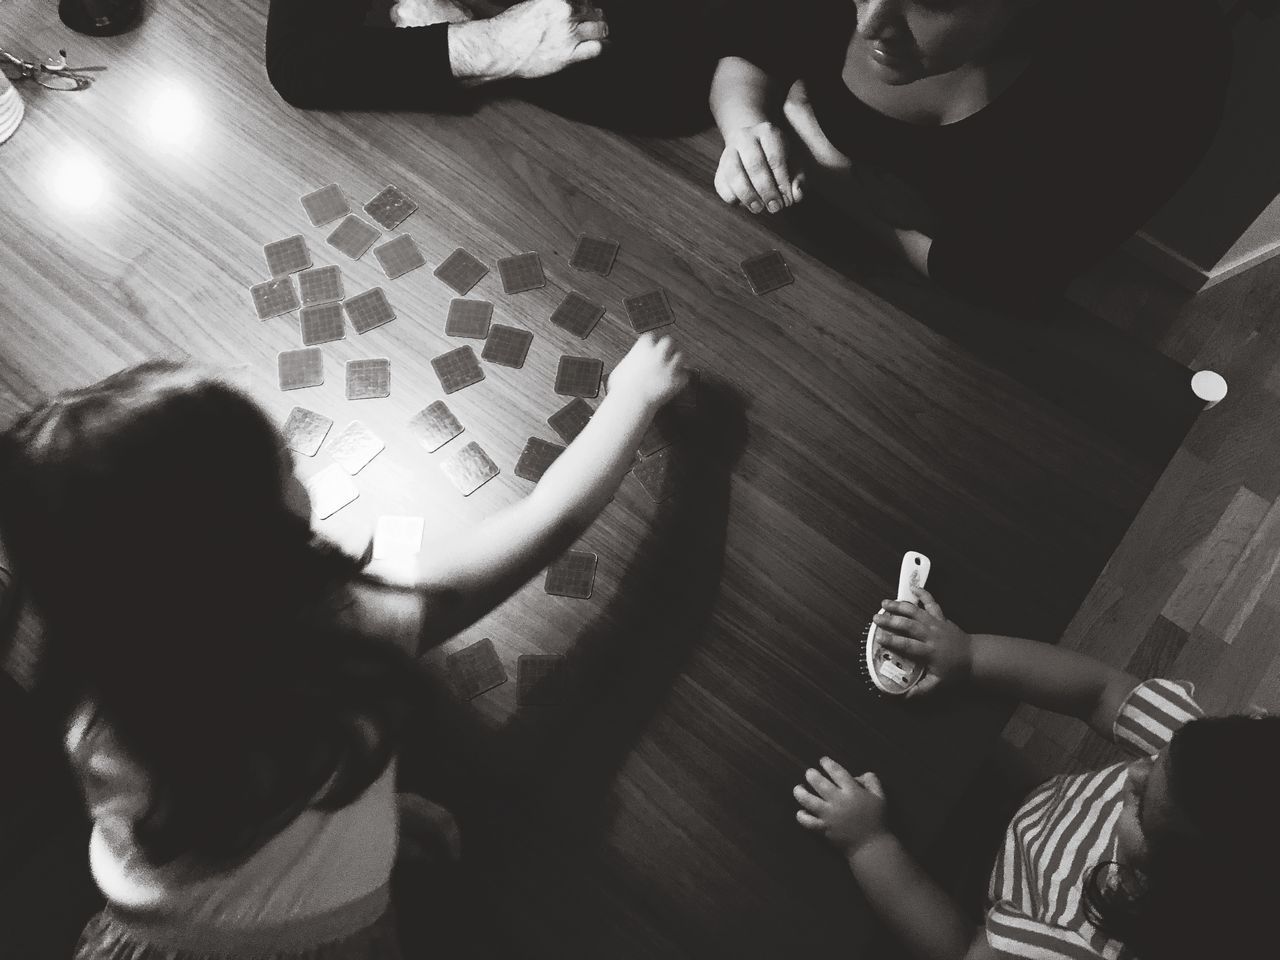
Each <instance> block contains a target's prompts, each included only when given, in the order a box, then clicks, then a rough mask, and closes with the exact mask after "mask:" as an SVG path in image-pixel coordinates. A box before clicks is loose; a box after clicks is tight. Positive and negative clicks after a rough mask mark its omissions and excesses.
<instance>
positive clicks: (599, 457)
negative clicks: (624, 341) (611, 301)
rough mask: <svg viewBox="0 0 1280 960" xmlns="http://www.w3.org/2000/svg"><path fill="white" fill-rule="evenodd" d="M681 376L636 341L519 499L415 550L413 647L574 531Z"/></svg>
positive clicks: (602, 499) (433, 637) (465, 615)
mask: <svg viewBox="0 0 1280 960" xmlns="http://www.w3.org/2000/svg"><path fill="white" fill-rule="evenodd" d="M686 376H687V375H686V373H685V371H684V363H683V359H682V357H681V355H680V354H679V353H678V352H677V351H676V349H675V346H674V345H673V344H672V342H671V340H670V339H669V338H664V339H662V340H657V339H655V338H654V337H653V336H652V335H650V334H646V335H645V336H643V337H641V338H640V339H639V340H638V341H637V342H636V345H635V346H634V347H632V349H631V352H630V353H628V354H627V356H626V357H625V358H624V359H623V361H622V362H621V363H620V364H618V367H617V369H615V370H614V371H613V373H612V374H611V376H610V378H609V394H608V396H607V397H606V398H605V400H604V402H602V403H601V404H600V406H599V408H598V409H597V410H596V413H595V415H594V416H593V417H592V418H591V420H590V421H589V422H588V423H587V425H586V427H585V428H584V429H583V431H582V433H581V434H579V435H578V437H577V439H575V440H574V441H573V443H571V444H570V445H569V447H568V449H567V450H565V452H564V453H562V454H561V455H560V456H559V457H558V458H557V459H556V461H555V463H553V464H552V465H551V467H550V469H548V470H547V472H546V473H545V474H544V475H543V477H542V479H541V480H540V481H539V482H538V485H537V486H536V487H535V488H534V490H533V492H532V493H531V494H529V496H527V497H525V498H524V499H523V500H521V501H519V502H518V503H515V504H512V505H511V506H510V507H507V508H506V509H504V510H502V511H501V512H499V513H497V514H495V515H494V516H492V517H489V518H488V519H487V520H485V521H484V522H482V523H481V524H480V525H479V526H478V527H475V528H472V529H471V530H468V531H467V532H466V533H465V534H464V535H462V536H460V537H459V538H458V540H457V541H456V542H454V543H446V544H443V545H441V546H440V547H439V548H438V549H433V550H432V551H430V553H429V554H427V553H426V552H424V560H423V563H422V566H421V567H420V569H419V589H420V591H421V592H422V594H423V595H424V602H423V604H422V608H423V609H422V615H421V623H420V624H419V629H418V631H417V636H418V650H419V651H421V650H423V649H426V648H428V647H432V646H435V645H436V644H439V643H443V642H444V641H445V640H448V639H449V638H450V637H452V636H454V635H455V634H457V633H458V632H459V631H461V630H463V629H465V628H466V627H468V626H470V625H471V624H472V623H474V622H475V621H476V620H479V619H480V618H481V617H483V616H484V615H485V614H487V613H488V612H489V611H491V610H493V609H494V608H495V607H497V606H498V605H499V604H500V603H502V602H503V601H504V600H506V599H507V598H508V597H509V596H511V594H513V593H514V592H515V591H516V590H518V589H519V588H520V587H521V586H523V585H524V584H525V583H526V582H527V581H528V580H529V579H530V578H531V577H533V576H534V574H536V573H537V572H538V571H539V570H542V569H543V568H544V567H546V566H547V565H548V564H549V563H551V561H553V560H554V559H555V558H556V557H558V556H559V555H560V554H561V553H563V552H564V551H565V550H566V549H567V548H568V547H569V546H570V545H572V544H573V542H574V541H575V540H576V539H577V538H578V537H579V536H581V535H582V533H583V531H585V530H586V529H587V527H588V526H590V525H591V523H592V521H594V520H595V518H596V517H597V516H598V515H599V513H600V511H601V510H602V509H603V508H604V505H605V504H606V503H608V502H609V498H610V497H611V496H612V495H613V493H614V491H615V490H617V488H618V484H619V483H620V482H621V481H622V477H623V475H624V474H625V473H626V472H627V470H628V469H630V467H631V464H632V460H633V458H634V456H635V452H636V448H637V447H638V446H639V444H640V439H641V438H642V437H643V436H644V433H645V431H646V430H647V429H648V428H649V424H650V422H651V421H652V419H653V415H654V414H655V413H656V412H657V411H658V409H659V408H660V407H661V406H662V405H663V404H665V403H666V402H667V400H669V399H670V398H671V397H673V396H674V395H675V394H676V393H677V392H678V391H679V390H680V388H681V387H682V386H683V385H684V382H685V379H686Z"/></svg>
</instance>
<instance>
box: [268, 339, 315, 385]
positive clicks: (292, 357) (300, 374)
mask: <svg viewBox="0 0 1280 960" xmlns="http://www.w3.org/2000/svg"><path fill="white" fill-rule="evenodd" d="M276 363H277V365H278V367H279V372H280V389H281V390H298V389H300V388H302V387H318V386H320V384H322V383H324V355H323V354H322V353H321V352H320V348H319V347H303V348H302V349H301V350H285V351H284V352H283V353H281V354H280V355H279V356H278V357H277V358H276Z"/></svg>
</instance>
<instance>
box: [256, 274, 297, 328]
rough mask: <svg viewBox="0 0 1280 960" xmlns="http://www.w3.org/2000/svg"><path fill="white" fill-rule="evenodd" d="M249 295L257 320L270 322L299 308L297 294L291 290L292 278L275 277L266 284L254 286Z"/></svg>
mask: <svg viewBox="0 0 1280 960" xmlns="http://www.w3.org/2000/svg"><path fill="white" fill-rule="evenodd" d="M249 293H251V294H252V295H253V308H254V309H255V310H257V311H258V319H259V320H270V319H271V318H272V317H278V316H280V314H282V313H291V312H293V311H294V310H297V309H298V307H299V306H301V304H299V303H298V293H297V291H296V290H294V289H293V278H292V277H277V278H276V279H275V280H268V281H267V282H266V283H258V284H254V285H253V286H252V287H250V288H249Z"/></svg>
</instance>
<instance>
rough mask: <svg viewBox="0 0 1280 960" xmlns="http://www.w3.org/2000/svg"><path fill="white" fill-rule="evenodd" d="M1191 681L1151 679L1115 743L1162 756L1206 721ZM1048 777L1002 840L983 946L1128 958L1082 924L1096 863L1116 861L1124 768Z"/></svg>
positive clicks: (1067, 959)
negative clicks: (1183, 732)
mask: <svg viewBox="0 0 1280 960" xmlns="http://www.w3.org/2000/svg"><path fill="white" fill-rule="evenodd" d="M1194 692H1195V690H1194V688H1193V687H1192V685H1191V684H1190V683H1184V682H1175V681H1172V680H1148V681H1146V682H1145V683H1142V684H1139V685H1138V686H1137V687H1135V688H1134V690H1133V692H1132V693H1130V694H1129V696H1128V697H1127V698H1126V699H1125V702H1124V703H1123V704H1122V705H1121V707H1120V711H1119V713H1117V714H1116V719H1115V721H1114V723H1113V724H1112V739H1114V740H1115V742H1116V743H1118V744H1119V745H1121V746H1123V747H1126V748H1127V749H1130V750H1132V751H1134V752H1135V753H1136V754H1139V755H1146V756H1149V755H1152V754H1156V753H1159V752H1160V751H1161V750H1162V749H1164V747H1165V746H1166V745H1167V744H1168V743H1169V741H1170V740H1171V739H1172V738H1173V735H1174V733H1175V732H1176V731H1177V730H1178V729H1179V728H1180V727H1182V726H1183V724H1185V723H1187V722H1188V721H1190V720H1194V719H1196V718H1197V717H1201V716H1203V711H1202V710H1201V709H1200V707H1199V706H1198V705H1197V704H1196V702H1195V700H1193V699H1192V695H1193V694H1194ZM1126 766H1127V764H1124V763H1117V764H1113V765H1111V766H1109V767H1105V768H1103V769H1102V770H1098V771H1096V772H1094V773H1084V774H1076V775H1071V776H1065V775H1064V776H1060V777H1054V778H1053V779H1052V780H1050V781H1049V782H1048V783H1045V784H1044V785H1043V786H1041V787H1039V788H1038V789H1037V790H1036V791H1035V792H1034V793H1032V794H1031V796H1029V797H1028V798H1027V800H1026V802H1025V803H1024V804H1023V805H1022V808H1021V809H1020V810H1019V811H1018V812H1017V814H1016V815H1015V816H1014V818H1013V822H1012V823H1010V825H1009V830H1008V832H1007V833H1006V834H1005V839H1004V846H1003V847H1002V848H1001V850H1000V854H999V856H998V857H997V858H996V865H995V870H994V871H992V874H991V884H990V886H989V888H988V890H987V898H988V903H989V909H988V912H987V925H986V930H987V940H988V942H989V943H990V944H991V946H992V948H993V949H994V950H995V951H996V953H997V954H999V955H1000V956H1002V957H1029V958H1033V960H1097V958H1099V957H1101V958H1105V960H1132V958H1133V954H1131V953H1130V952H1129V951H1128V950H1127V949H1126V948H1125V947H1124V945H1123V944H1121V943H1119V942H1118V941H1116V940H1112V939H1110V938H1108V937H1107V935H1106V934H1105V933H1103V932H1101V931H1100V930H1098V929H1097V928H1096V927H1095V926H1093V924H1091V923H1090V922H1089V921H1088V919H1087V918H1086V916H1085V913H1084V904H1083V891H1084V884H1085V881H1086V880H1087V879H1088V877H1089V873H1090V871H1091V870H1092V869H1093V867H1094V866H1096V865H1097V864H1098V863H1101V862H1103V861H1106V860H1113V859H1115V850H1116V832H1115V830H1116V821H1117V820H1118V819H1119V817H1120V811H1121V808H1122V807H1123V805H1124V785H1125V768H1126Z"/></svg>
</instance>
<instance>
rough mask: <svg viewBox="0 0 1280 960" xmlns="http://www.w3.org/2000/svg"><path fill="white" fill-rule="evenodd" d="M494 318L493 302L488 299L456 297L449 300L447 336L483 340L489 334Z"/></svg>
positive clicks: (446, 323)
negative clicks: (490, 322)
mask: <svg viewBox="0 0 1280 960" xmlns="http://www.w3.org/2000/svg"><path fill="white" fill-rule="evenodd" d="M492 318H493V304H492V303H490V302H489V301H488V300H463V299H460V298H455V299H453V300H450V301H449V315H448V316H447V317H446V318H445V321H444V332H445V336H449V337H472V338H474V339H476V340H483V339H484V338H485V337H487V336H488V335H489V321H490V320H491V319H492Z"/></svg>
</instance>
